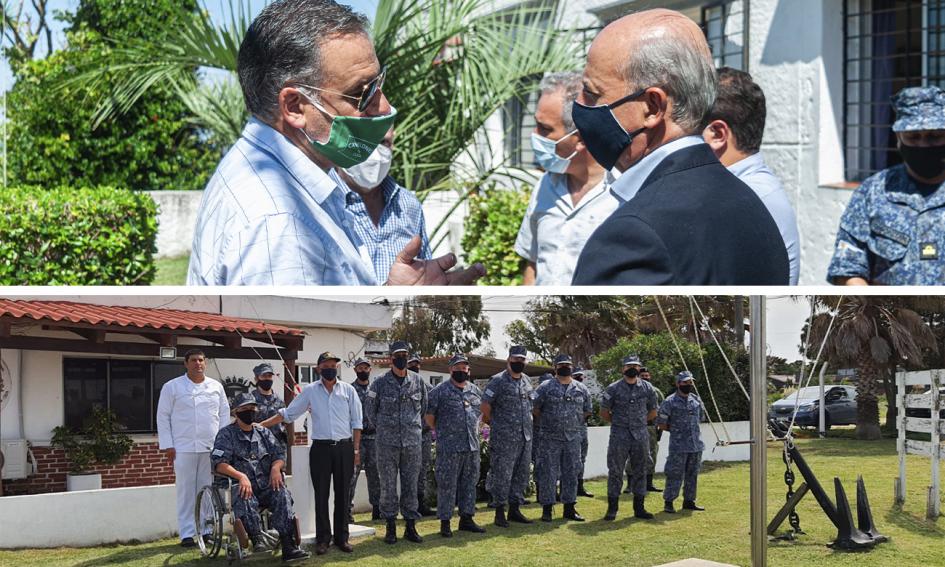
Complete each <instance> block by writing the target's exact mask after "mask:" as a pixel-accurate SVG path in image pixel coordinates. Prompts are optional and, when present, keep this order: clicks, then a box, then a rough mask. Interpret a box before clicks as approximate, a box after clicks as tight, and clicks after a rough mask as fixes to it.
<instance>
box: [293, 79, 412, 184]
mask: <svg viewBox="0 0 945 567" xmlns="http://www.w3.org/2000/svg"><path fill="white" fill-rule="evenodd" d="M303 94H304V93H303ZM306 98H308V99H309V102H311V103H312V105H314V106H315V108H317V109H318V110H320V111H322V112H324V113H325V114H327V115H328V116H331V118H332V121H331V132H329V134H328V141H327V142H319V141H318V140H313V139H312V138H311V137H310V136H309V135H308V132H306V131H305V130H304V129H301V130H302V134H303V135H304V136H305V139H306V140H308V142H309V143H310V144H312V147H313V148H315V151H317V152H318V153H320V154H322V155H323V156H325V157H326V158H328V159H329V160H331V162H332V163H333V164H335V165H337V166H338V167H353V166H355V165H358V164H359V163H363V162H364V161H366V160H367V159H368V157H370V156H371V154H372V153H374V150H375V148H377V146H378V145H379V144H380V143H381V142H382V141H383V140H384V136H385V135H386V134H387V131H388V130H390V127H391V126H393V124H394V119H395V118H396V117H397V110H396V109H395V108H394V107H391V109H390V114H387V115H384V116H340V115H335V114H332V113H330V112H328V111H327V110H325V107H324V106H322V105H321V103H319V102H318V101H317V100H314V99H312V98H309V97H308V96H306Z"/></svg>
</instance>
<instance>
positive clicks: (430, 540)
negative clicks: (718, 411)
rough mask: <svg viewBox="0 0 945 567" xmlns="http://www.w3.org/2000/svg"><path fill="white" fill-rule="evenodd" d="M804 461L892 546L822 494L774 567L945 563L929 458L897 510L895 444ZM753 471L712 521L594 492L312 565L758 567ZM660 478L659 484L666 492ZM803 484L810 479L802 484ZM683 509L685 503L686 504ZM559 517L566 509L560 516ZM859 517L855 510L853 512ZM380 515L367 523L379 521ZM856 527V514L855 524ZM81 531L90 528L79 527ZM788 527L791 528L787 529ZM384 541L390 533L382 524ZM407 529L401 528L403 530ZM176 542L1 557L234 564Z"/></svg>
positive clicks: (822, 445)
mask: <svg viewBox="0 0 945 567" xmlns="http://www.w3.org/2000/svg"><path fill="white" fill-rule="evenodd" d="M799 445H800V446H801V451H802V453H804V455H805V457H806V458H807V461H808V463H809V464H810V465H811V467H812V468H813V470H814V472H815V473H816V474H817V476H818V479H819V480H820V481H821V483H822V484H823V485H824V486H827V487H830V488H829V489H828V491H829V493H830V494H831V495H832V494H833V489H832V486H833V483H832V477H833V476H834V475H836V476H839V477H840V478H841V480H842V481H843V483H844V487H845V488H846V490H847V495H848V497H849V496H851V495H852V498H853V500H854V502H853V504H852V505H853V506H855V499H856V486H855V482H856V475H857V474H863V475H864V476H865V479H866V485H867V489H868V490H869V494H870V500H871V503H872V509H873V515H874V517H875V519H876V522H877V524H878V527H879V529H880V531H881V532H882V533H884V534H886V535H888V536H890V537H891V538H892V539H891V541H890V542H889V543H885V544H881V545H880V546H878V547H877V548H876V549H875V550H873V551H872V552H869V553H844V552H835V551H833V550H831V549H829V548H828V547H826V544H827V543H828V542H830V541H831V540H833V538H834V537H835V536H836V529H835V528H834V527H833V525H832V524H831V523H830V521H829V520H828V519H827V518H826V516H824V514H823V512H822V511H821V510H820V508H819V507H818V506H817V504H816V502H815V500H814V498H813V496H812V495H810V494H808V495H807V496H805V497H804V500H803V501H802V502H801V504H800V506H799V507H798V513H799V514H800V518H801V527H802V528H803V529H804V531H806V532H807V535H803V536H800V539H799V540H798V541H796V542H773V543H771V544H770V545H769V550H768V564H769V565H771V566H790V567H795V566H814V565H816V566H831V567H832V566H837V567H841V566H851V567H852V566H856V567H870V566H876V567H880V566H883V567H887V566H890V565H903V566H909V565H916V566H918V565H923V566H925V565H928V566H933V565H934V566H938V565H945V519H942V518H939V520H938V521H937V522H930V521H927V520H925V518H924V516H925V497H924V492H925V488H924V487H925V486H926V485H927V484H928V482H929V464H928V460H927V459H921V458H919V457H909V462H908V472H909V482H908V485H907V488H908V497H907V500H906V505H905V507H904V509H903V510H897V509H896V508H895V507H894V506H893V478H895V476H896V472H897V458H896V449H895V441H894V440H891V439H888V440H882V441H878V442H873V443H863V442H856V441H852V440H849V439H843V438H837V439H826V440H802V441H800V442H799ZM768 467H769V468H768V483H769V485H768V487H769V490H768V518H769V519H770V518H771V517H772V516H773V515H774V513H775V512H776V511H777V509H778V508H779V507H780V505H781V503H782V502H783V499H784V483H783V474H784V465H783V464H782V462H781V457H780V450H779V448H778V447H777V446H774V445H771V446H770V450H769V453H768ZM748 470H749V467H748V464H747V463H738V464H730V465H710V466H707V467H706V470H705V471H704V472H703V474H702V475H701V477H700V491H699V494H700V497H699V502H700V503H701V504H703V505H705V506H706V508H708V511H706V512H701V513H690V512H685V513H677V514H676V515H668V514H664V513H662V512H660V513H658V514H657V515H656V518H655V519H654V520H652V521H648V522H647V521H640V520H635V519H633V518H631V517H630V516H631V515H632V503H631V501H629V500H628V497H627V496H626V495H625V496H624V497H623V498H622V499H621V510H620V515H619V516H618V518H617V521H616V522H603V521H600V518H601V517H602V516H603V514H604V512H605V510H606V505H607V503H606V497H605V496H606V491H605V484H606V483H605V481H603V480H597V481H593V482H590V483H589V485H588V489H589V490H590V491H591V492H593V493H594V494H595V496H596V497H595V498H593V499H586V498H581V499H580V501H579V502H578V511H579V512H581V513H582V514H583V515H584V516H585V517H587V518H588V521H587V522H585V523H574V522H570V523H566V522H563V521H562V520H560V519H556V520H555V522H554V523H552V524H550V525H549V524H543V523H541V522H536V523H535V524H533V525H529V526H522V525H516V524H513V525H512V527H511V528H509V529H505V530H503V529H499V528H496V527H494V526H492V525H491V519H492V514H491V511H490V510H488V509H485V507H484V506H483V509H482V511H481V512H480V513H479V514H478V515H477V518H478V519H479V521H480V522H482V523H485V524H486V529H487V533H486V534H483V535H474V534H468V533H465V532H455V521H456V520H455V518H454V533H455V535H454V537H453V538H452V539H442V538H440V536H439V535H438V534H437V533H436V532H437V530H438V529H439V524H438V522H437V520H436V519H435V518H434V519H430V520H426V521H423V522H421V523H420V524H419V530H420V533H421V534H422V535H423V536H424V537H425V538H426V541H425V542H424V543H423V544H421V545H416V544H412V543H410V542H407V541H404V540H401V541H399V542H398V544H397V545H394V546H387V545H385V544H384V543H383V541H381V539H380V537H381V535H382V533H381V534H380V535H379V536H377V537H374V538H368V539H363V540H356V541H355V542H354V548H355V552H354V553H353V554H351V555H346V554H343V553H341V552H339V551H337V550H335V549H332V550H331V551H329V553H328V555H325V556H323V557H320V558H316V557H314V556H313V558H312V559H311V560H310V561H309V562H308V563H306V564H307V565H321V564H323V563H328V562H332V563H351V564H354V563H357V564H358V565H359V566H361V565H363V566H375V565H376V566H379V565H385V566H387V565H391V566H393V565H403V566H411V567H413V566H417V565H510V566H523V565H536V566H537V565H541V566H545V567H550V566H557V565H596V566H607V565H614V566H616V565H621V566H622V565H630V566H650V565H656V564H659V563H665V562H670V561H675V560H678V559H683V558H687V557H700V558H703V559H710V560H713V561H720V562H724V563H732V564H735V565H748V564H749V563H750V541H749V497H748V483H749V481H748ZM662 482H663V478H662V476H659V477H658V479H657V484H658V485H662ZM798 484H800V481H798ZM647 504H648V507H649V509H650V510H651V511H653V512H657V511H658V510H661V508H662V499H661V498H660V496H659V495H658V494H653V495H651V496H650V497H649V498H647ZM678 504H679V502H678V501H677V505H678ZM526 514H527V515H528V516H529V517H531V518H535V519H537V518H538V516H539V515H540V514H541V511H540V508H539V507H538V506H536V505H534V504H532V505H530V506H528V507H527V510H526ZM555 514H556V516H557V517H559V518H560V515H561V506H560V505H559V506H556V507H555ZM854 514H855V512H854ZM369 518H370V517H369V515H368V516H365V515H359V516H358V518H357V519H358V520H359V521H361V522H366V523H369ZM854 518H855V516H854ZM76 520H77V521H81V518H76ZM785 525H786V523H785ZM376 527H377V528H378V530H379V531H380V532H383V525H382V524H377V526H376ZM402 530H403V528H402V526H400V531H401V532H402ZM176 543H177V542H176V540H163V541H158V542H153V543H148V544H142V545H130V546H114V547H100V548H91V549H54V550H21V551H2V552H0V565H28V564H29V565H32V564H36V565H70V566H92V565H96V566H97V565H142V566H143V565H210V564H213V565H223V564H225V561H224V560H218V561H216V562H213V563H211V562H206V561H199V560H198V559H197V557H196V554H195V552H193V551H185V550H182V549H180V548H179V547H177V545H176ZM267 559H270V558H269V556H264V557H256V558H252V559H250V560H249V561H248V562H247V564H248V565H262V564H268V563H270V561H267Z"/></svg>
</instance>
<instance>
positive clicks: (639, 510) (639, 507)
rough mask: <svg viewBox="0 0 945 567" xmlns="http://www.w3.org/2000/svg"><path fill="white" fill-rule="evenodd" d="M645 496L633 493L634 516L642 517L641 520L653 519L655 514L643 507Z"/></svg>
mask: <svg viewBox="0 0 945 567" xmlns="http://www.w3.org/2000/svg"><path fill="white" fill-rule="evenodd" d="M645 498H646V497H645V496H637V495H636V494H634V495H633V516H634V517H635V518H640V519H641V520H652V519H653V514H650V513H649V512H647V511H646V509H645V508H644V507H643V501H644V500H645Z"/></svg>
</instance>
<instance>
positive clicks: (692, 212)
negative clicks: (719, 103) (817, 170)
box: [572, 9, 789, 285]
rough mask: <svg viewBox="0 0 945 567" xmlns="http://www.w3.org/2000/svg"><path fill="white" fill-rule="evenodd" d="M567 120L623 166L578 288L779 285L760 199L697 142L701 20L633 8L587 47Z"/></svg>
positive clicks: (706, 81) (782, 256) (706, 90)
mask: <svg viewBox="0 0 945 567" xmlns="http://www.w3.org/2000/svg"><path fill="white" fill-rule="evenodd" d="M583 81H584V86H583V89H582V91H581V93H580V95H579V96H578V98H577V100H576V101H575V103H574V108H573V109H572V117H573V119H574V124H575V126H576V127H577V129H578V132H579V133H580V134H581V139H582V140H583V141H584V144H585V145H586V146H587V150H588V151H589V152H590V154H591V155H592V156H593V157H594V159H595V160H597V162H598V163H599V164H601V165H602V166H603V167H604V168H605V169H609V170H614V169H616V171H617V172H619V173H620V176H619V178H618V179H617V180H616V181H614V183H613V185H612V187H611V191H612V192H613V193H614V194H615V195H616V197H617V198H618V199H620V200H621V201H622V202H623V204H622V205H621V206H620V207H619V208H618V209H617V210H616V212H614V214H613V215H611V216H610V218H608V219H607V220H606V221H604V222H603V223H602V224H601V225H600V227H598V228H597V230H596V231H595V232H594V233H593V234H592V235H591V237H590V239H589V240H588V241H587V244H586V245H585V246H584V250H583V251H582V252H581V256H580V258H579V259H578V262H577V268H576V269H575V272H574V279H573V280H572V282H573V283H574V284H576V285H661V284H671V285H740V284H741V285H748V284H753V285H786V284H787V283H788V275H789V270H788V257H787V252H786V250H785V248H784V241H783V240H782V239H781V233H780V232H779V231H778V226H777V224H775V221H774V219H773V218H772V217H771V215H770V213H768V211H767V209H766V208H765V205H764V203H762V201H761V199H760V198H758V196H757V195H756V194H755V193H754V191H752V190H751V188H749V187H748V186H747V185H745V183H744V182H742V181H739V180H738V178H737V177H735V175H734V174H732V173H731V172H730V171H728V170H727V169H726V168H725V166H723V165H722V164H721V163H720V162H719V160H718V158H716V157H715V154H713V153H712V149H711V148H710V147H709V146H708V144H706V143H705V142H704V141H703V140H702V138H701V135H700V134H701V132H702V128H703V126H704V124H703V119H704V117H705V116H706V114H707V113H708V111H709V109H710V108H711V106H712V103H713V102H714V100H715V93H716V88H717V83H718V79H717V77H716V74H715V69H714V65H713V62H712V53H711V51H710V50H709V46H708V44H707V43H706V41H705V36H704V35H703V33H702V30H700V29H699V26H698V25H697V24H696V23H695V22H693V21H692V20H691V19H689V18H687V17H686V16H684V15H683V14H681V13H679V12H675V11H672V10H665V9H656V10H646V11H642V12H636V13H634V14H631V15H629V16H625V17H623V18H620V19H619V20H617V21H615V22H613V23H611V24H609V25H608V26H607V27H605V28H604V29H603V31H601V33H600V34H599V35H598V36H597V38H596V39H595V40H594V42H593V44H591V48H590V50H589V51H588V55H587V66H586V67H585V69H584V79H583Z"/></svg>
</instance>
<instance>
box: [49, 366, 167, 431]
mask: <svg viewBox="0 0 945 567" xmlns="http://www.w3.org/2000/svg"><path fill="white" fill-rule="evenodd" d="M62 369H63V386H64V390H65V396H64V400H65V425H66V426H67V427H73V428H78V427H81V426H82V423H83V421H84V420H85V418H86V416H87V415H88V414H89V413H90V412H91V411H92V409H93V408H96V407H98V408H107V409H110V410H111V411H112V412H114V413H115V416H116V417H117V418H118V421H119V423H121V424H122V425H124V426H125V427H126V428H127V430H128V431H129V432H131V433H153V432H155V431H157V419H156V416H157V402H158V397H159V395H160V393H161V387H162V386H164V384H165V383H167V382H168V381H169V380H171V379H173V378H176V377H178V376H180V375H181V374H183V373H184V369H183V367H182V366H181V365H180V364H179V363H169V362H152V361H150V360H120V359H100V358H64V359H63V361H62Z"/></svg>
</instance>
